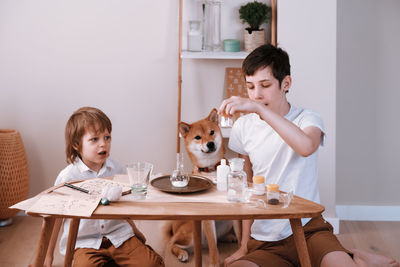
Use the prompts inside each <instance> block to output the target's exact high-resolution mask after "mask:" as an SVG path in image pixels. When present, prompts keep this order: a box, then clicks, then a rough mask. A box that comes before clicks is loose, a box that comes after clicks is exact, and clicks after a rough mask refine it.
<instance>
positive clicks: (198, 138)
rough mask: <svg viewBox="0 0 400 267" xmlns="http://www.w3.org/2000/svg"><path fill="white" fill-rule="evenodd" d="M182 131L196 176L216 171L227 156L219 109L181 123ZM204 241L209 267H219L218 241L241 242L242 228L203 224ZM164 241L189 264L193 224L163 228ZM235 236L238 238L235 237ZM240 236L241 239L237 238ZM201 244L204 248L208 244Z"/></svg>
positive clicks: (228, 223)
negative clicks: (190, 122) (219, 119)
mask: <svg viewBox="0 0 400 267" xmlns="http://www.w3.org/2000/svg"><path fill="white" fill-rule="evenodd" d="M179 131H180V133H181V135H182V137H183V138H184V143H185V148H186V151H187V153H188V155H189V158H190V160H191V161H192V163H193V165H194V168H193V172H194V173H200V174H203V173H202V170H204V169H205V168H206V169H214V168H215V166H216V165H217V164H218V163H219V162H220V161H221V159H222V158H223V157H224V154H225V148H224V145H223V138H222V134H221V129H220V128H219V126H218V115H217V110H216V109H213V110H212V111H211V112H210V114H209V115H208V116H207V117H206V118H204V119H202V120H199V121H197V122H194V123H192V124H188V123H185V122H181V123H180V124H179ZM202 229H203V233H202V240H204V241H205V239H204V237H205V238H206V239H207V243H208V248H209V258H210V265H209V266H212V267H214V266H219V254H218V247H217V239H218V238H223V240H224V241H227V242H234V241H236V240H240V239H239V235H240V227H239V224H238V223H233V222H232V221H202ZM164 234H165V238H166V239H167V240H168V243H169V246H170V248H171V253H172V254H173V255H175V256H176V257H177V258H178V259H179V260H180V261H182V262H186V261H187V260H188V258H189V254H188V252H187V251H186V249H191V248H192V247H193V223H192V222H191V221H170V222H167V223H166V225H165V226H164ZM235 234H236V236H235ZM236 237H238V239H237V238H236ZM204 241H203V242H202V243H203V245H204V244H205V242H204Z"/></svg>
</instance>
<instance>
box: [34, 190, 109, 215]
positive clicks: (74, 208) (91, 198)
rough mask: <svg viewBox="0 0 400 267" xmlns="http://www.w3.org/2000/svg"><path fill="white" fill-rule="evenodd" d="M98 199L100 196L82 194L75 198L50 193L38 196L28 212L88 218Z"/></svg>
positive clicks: (74, 196) (73, 196)
mask: <svg viewBox="0 0 400 267" xmlns="http://www.w3.org/2000/svg"><path fill="white" fill-rule="evenodd" d="M83 194H84V195H83ZM100 199H101V196H100V195H89V194H85V193H82V196H76V195H68V194H60V193H58V192H52V193H51V194H44V195H42V196H40V198H39V199H38V200H37V201H36V203H35V204H33V205H32V206H31V207H30V208H29V209H28V212H35V213H45V214H59V215H70V216H84V217H90V216H91V215H92V213H93V211H94V210H95V209H96V208H97V205H98V204H99V202H100Z"/></svg>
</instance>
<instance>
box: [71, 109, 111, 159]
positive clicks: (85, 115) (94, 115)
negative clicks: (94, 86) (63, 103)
mask: <svg viewBox="0 0 400 267" xmlns="http://www.w3.org/2000/svg"><path fill="white" fill-rule="evenodd" d="M96 127H99V128H96ZM106 129H107V130H108V132H109V133H110V134H111V130H112V124H111V121H110V119H109V118H108V117H107V115H106V114H104V112H103V111H101V110H100V109H97V108H92V107H82V108H80V109H78V110H77V111H75V112H74V113H73V114H72V115H71V117H70V118H69V120H68V122H67V125H66V126H65V153H66V156H67V163H74V162H75V159H76V157H78V156H80V150H81V148H82V137H83V136H84V135H85V133H86V131H90V130H92V131H101V132H103V131H105V130H106Z"/></svg>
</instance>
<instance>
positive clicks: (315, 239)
mask: <svg viewBox="0 0 400 267" xmlns="http://www.w3.org/2000/svg"><path fill="white" fill-rule="evenodd" d="M303 228H304V235H305V238H306V242H307V248H308V253H309V254H310V259H311V265H312V266H314V267H316V266H320V265H321V261H322V258H323V257H324V256H325V255H326V254H327V253H329V252H332V251H344V252H346V253H348V254H349V255H350V256H351V257H352V256H353V254H352V253H351V252H350V251H348V250H346V249H345V248H344V247H343V246H342V245H341V244H340V243H339V240H338V239H337V238H336V236H335V235H334V234H333V227H332V225H330V224H329V223H328V222H326V221H325V220H324V219H323V218H322V216H318V217H315V218H312V219H311V220H310V221H309V222H308V223H307V224H306V225H304V227H303ZM247 248H248V252H249V253H248V254H247V255H246V256H244V257H242V258H240V259H241V260H248V261H251V262H254V263H256V264H257V265H259V266H262V267H266V266H273V267H280V266H282V267H283V266H300V262H299V257H298V255H297V250H296V245H295V243H294V240H293V235H291V236H289V237H287V238H285V239H283V240H279V241H274V242H263V241H258V240H255V239H251V240H249V242H248V244H247Z"/></svg>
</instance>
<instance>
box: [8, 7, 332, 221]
mask: <svg viewBox="0 0 400 267" xmlns="http://www.w3.org/2000/svg"><path fill="white" fill-rule="evenodd" d="M177 5H178V1H174V0H170V1H157V0H152V1H149V0H147V1H117V2H116V1H112V2H111V1H99V0H96V1H84V2H82V1H61V2H60V1H59V2H54V1H50V0H40V1H35V2H31V1H18V2H16V1H11V0H9V1H4V0H3V1H1V2H0V90H1V98H0V125H1V128H14V129H17V130H19V131H20V132H21V134H22V137H23V140H24V142H25V146H26V150H27V154H28V161H29V164H30V168H31V195H32V194H36V193H38V192H39V191H41V190H43V189H45V188H46V187H49V186H50V185H52V183H53V181H54V179H55V176H56V175H57V173H58V172H59V171H60V170H61V169H62V168H63V167H64V166H65V156H64V137H63V132H64V126H65V123H66V121H67V119H68V117H69V116H70V115H71V113H72V112H73V111H74V110H76V109H77V108H78V107H81V106H83V105H91V106H97V107H99V108H101V109H102V110H104V111H105V112H106V114H108V115H109V117H110V118H111V120H112V121H113V127H114V128H113V148H112V154H113V156H114V157H116V158H118V159H119V160H121V161H123V162H129V161H131V160H137V159H142V160H148V161H151V162H153V163H155V165H156V171H161V172H169V171H170V170H171V168H173V167H174V162H175V134H176V129H175V126H176V104H177V102H176V101H177V100H176V99H177V46H178V42H177V40H178V39H177V34H178V29H177V11H178V8H177ZM155 6H157V8H155ZM150 16H151V17H150ZM234 23H240V22H239V19H238V18H237V21H236V22H234ZM278 42H279V44H280V45H281V46H282V47H283V48H285V49H286V50H287V51H288V52H289V54H290V56H291V61H292V70H293V80H294V83H293V88H292V92H290V94H289V99H290V100H291V101H292V102H293V103H295V104H296V105H298V106H305V107H309V108H313V109H315V110H316V111H318V112H320V113H321V114H322V116H323V118H324V122H325V127H326V132H327V140H326V146H325V147H324V148H322V149H321V151H320V188H321V198H322V203H323V204H324V205H325V206H326V208H327V215H328V216H330V217H334V216H335V214H334V205H335V129H336V125H335V113H336V110H335V101H336V100H335V99H336V95H335V89H336V82H335V81H336V80H335V77H336V74H335V64H336V62H335V60H336V59H335V58H336V57H335V55H336V53H335V51H336V46H335V45H336V1H333V0H331V1H323V2H322V1H316V0H305V1H301V2H293V1H290V2H289V1H279V3H278ZM184 66H185V69H184V80H183V83H184V86H185V88H186V89H185V90H184V92H183V107H182V108H183V114H182V119H183V120H184V121H187V122H190V121H193V120H197V119H200V118H202V117H204V116H206V115H208V113H209V111H210V110H211V108H212V107H216V106H218V105H219V103H220V102H221V100H222V99H223V83H224V67H226V66H237V67H239V66H240V61H237V60H218V61H216V62H212V63H211V62H209V61H207V60H198V61H197V60H196V61H195V60H186V61H185V62H184ZM187 89H189V90H187Z"/></svg>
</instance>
